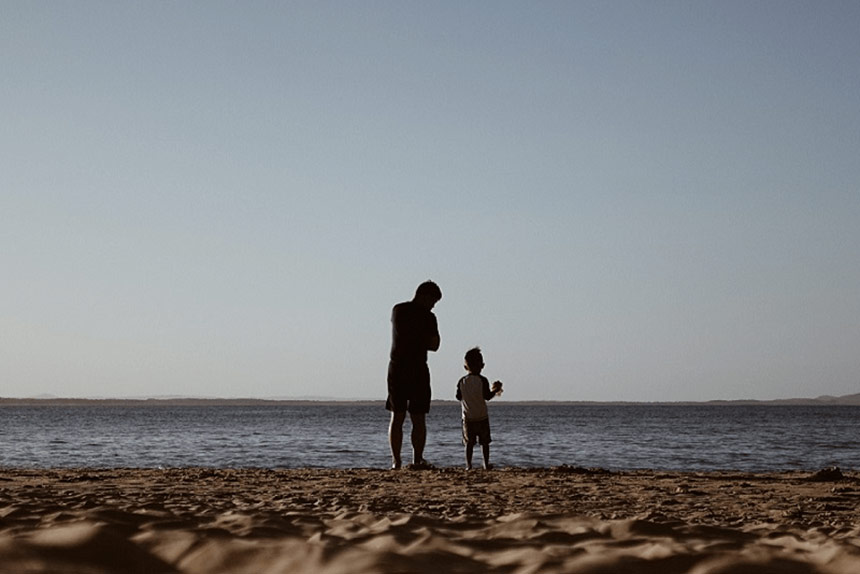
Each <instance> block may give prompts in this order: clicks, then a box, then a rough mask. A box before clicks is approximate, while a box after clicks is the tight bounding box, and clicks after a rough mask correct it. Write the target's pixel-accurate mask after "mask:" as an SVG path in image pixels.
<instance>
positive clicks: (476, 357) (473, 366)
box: [465, 347, 484, 371]
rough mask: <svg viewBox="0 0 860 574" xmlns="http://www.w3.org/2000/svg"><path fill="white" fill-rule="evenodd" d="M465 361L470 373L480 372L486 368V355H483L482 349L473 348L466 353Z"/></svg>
mask: <svg viewBox="0 0 860 574" xmlns="http://www.w3.org/2000/svg"><path fill="white" fill-rule="evenodd" d="M465 359H466V366H467V367H469V370H470V371H479V370H480V369H481V368H482V367H483V366H484V365H483V363H484V355H482V354H481V348H480V347H473V348H471V349H469V350H468V351H466V357H465Z"/></svg>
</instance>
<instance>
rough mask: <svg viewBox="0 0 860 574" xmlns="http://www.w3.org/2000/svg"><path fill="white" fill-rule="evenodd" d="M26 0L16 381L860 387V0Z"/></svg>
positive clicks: (9, 165) (15, 204)
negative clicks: (398, 315) (427, 293)
mask: <svg viewBox="0 0 860 574" xmlns="http://www.w3.org/2000/svg"><path fill="white" fill-rule="evenodd" d="M0 14H2V17H0V71H2V75H3V78H4V81H3V83H2V87H0V104H2V106H0V114H2V115H0V124H2V125H3V129H2V130H0V217H2V227H0V240H2V246H3V247H2V249H0V266H2V270H3V272H2V275H0V336H2V345H0V396H32V395H37V394H41V393H50V394H54V395H59V396H149V395H187V396H220V397H275V396H278V397H283V396H331V397H340V398H380V399H381V398H384V395H385V371H386V365H387V353H388V347H389V344H390V323H389V316H390V309H391V306H392V305H393V304H395V303H397V302H399V301H403V300H406V299H409V298H411V296H412V293H413V292H414V289H415V287H416V286H417V285H418V284H419V283H420V282H421V281H423V280H425V279H428V278H432V279H434V280H435V281H436V282H437V283H438V284H439V285H440V286H441V288H442V291H443V294H444V297H443V299H442V301H441V302H440V303H439V305H438V306H437V308H436V313H437V317H438V319H439V324H440V330H441V335H442V347H441V349H440V350H439V352H438V353H436V354H432V355H431V358H430V366H431V371H432V373H433V386H434V396H435V397H437V398H453V389H454V385H455V383H456V380H457V378H458V377H459V376H460V375H461V373H462V372H463V369H462V356H463V354H464V353H465V351H466V350H467V349H468V348H469V347H471V346H473V345H481V346H482V348H483V349H484V354H485V358H486V362H487V368H486V371H485V374H487V375H488V376H489V377H491V378H492V379H502V380H503V381H505V383H506V391H507V392H506V394H505V398H510V399H559V400H563V399H570V400H707V399H729V398H738V399H740V398H782V397H793V396H817V395H821V394H835V395H839V394H848V393H855V392H860V358H858V355H860V354H858V353H857V348H858V344H860V297H858V296H857V294H858V293H860V259H858V257H857V253H858V248H860V162H858V161H857V157H858V151H860V98H858V94H860V36H858V34H857V30H858V29H860V4H857V3H856V2H791V1H789V2H785V1H780V2H755V3H749V2H699V3H689V2H540V3H533V2H522V3H513V2H469V3H461V2H420V3H419V2H283V3H279V2H251V3H232V2H170V3H167V2H164V3H146V2H140V3H134V2H123V3H110V2H74V3H61V2H0Z"/></svg>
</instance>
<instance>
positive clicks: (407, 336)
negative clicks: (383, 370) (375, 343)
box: [391, 301, 439, 365]
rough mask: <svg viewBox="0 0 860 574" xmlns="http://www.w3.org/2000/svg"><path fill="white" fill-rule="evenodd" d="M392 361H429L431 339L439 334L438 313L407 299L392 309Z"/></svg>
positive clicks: (403, 363)
mask: <svg viewBox="0 0 860 574" xmlns="http://www.w3.org/2000/svg"><path fill="white" fill-rule="evenodd" d="M391 328H392V334H391V362H392V363H397V364H400V365H421V364H425V363H427V350H428V348H429V347H430V341H431V340H432V339H435V338H436V337H438V336H439V327H438V325H437V323H436V315H434V314H433V312H432V311H430V310H428V309H427V308H425V307H423V306H421V305H419V304H418V303H415V302H414V301H406V302H405V303H398V304H397V305H395V306H394V309H393V310H392V311H391Z"/></svg>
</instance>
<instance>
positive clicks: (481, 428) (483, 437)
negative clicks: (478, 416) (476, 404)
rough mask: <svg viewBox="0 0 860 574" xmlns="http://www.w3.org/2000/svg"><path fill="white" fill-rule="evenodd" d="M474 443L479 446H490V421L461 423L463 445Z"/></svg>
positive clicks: (491, 438) (491, 439)
mask: <svg viewBox="0 0 860 574" xmlns="http://www.w3.org/2000/svg"><path fill="white" fill-rule="evenodd" d="M476 441H477V442H479V443H481V444H490V443H491V442H492V441H493V437H491V436H490V419H484V420H482V421H463V444H464V445H470V444H475V442H476Z"/></svg>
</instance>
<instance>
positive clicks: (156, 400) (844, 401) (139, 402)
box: [0, 393, 860, 406]
mask: <svg viewBox="0 0 860 574" xmlns="http://www.w3.org/2000/svg"><path fill="white" fill-rule="evenodd" d="M382 402H383V401H382V400H381V399H379V400H377V399H367V400H366V399H337V398H330V397H301V398H277V399H255V398H244V399H243V398H234V399H219V398H208V397H207V398H200V397H178V396H171V397H152V398H128V399H122V398H97V399H94V398H87V399H82V398H62V397H55V396H52V395H40V396H38V397H31V398H4V397H0V406H31V405H32V406H37V405H43V406H48V405H60V406H75V405H81V406H87V405H90V406H98V405H102V406H198V405H199V406H206V405H210V406H215V405H225V406H230V405H232V406H259V405H329V404H377V403H378V404H382ZM433 402H434V403H437V404H447V403H451V404H455V403H456V401H450V400H441V401H433ZM517 404H520V405H540V404H571V405H643V404H648V405H717V406H719V405H727V406H732V405H801V406H803V405H806V406H831V405H832V406H840V405H849V406H860V393H856V394H853V395H843V396H841V397H834V396H831V395H822V396H819V397H816V398H814V399H812V398H806V399H804V398H795V399H773V400H750V399H741V400H712V401H653V402H642V401H545V400H529V401H502V402H500V404H499V406H501V405H517Z"/></svg>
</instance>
